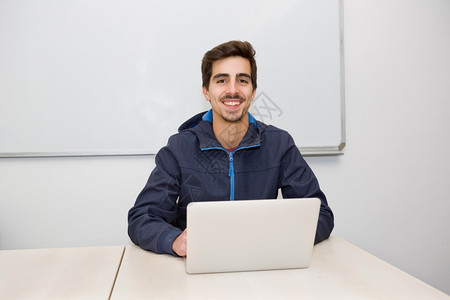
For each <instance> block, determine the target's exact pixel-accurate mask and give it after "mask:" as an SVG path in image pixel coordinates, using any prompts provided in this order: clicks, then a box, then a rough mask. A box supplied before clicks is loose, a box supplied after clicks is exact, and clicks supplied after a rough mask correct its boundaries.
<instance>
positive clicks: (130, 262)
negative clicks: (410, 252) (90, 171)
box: [111, 237, 450, 300]
mask: <svg viewBox="0 0 450 300" xmlns="http://www.w3.org/2000/svg"><path fill="white" fill-rule="evenodd" d="M111 299H408V300H411V299H427V300H429V299H447V300H448V299H450V296H448V295H446V294H444V293H442V292H440V291H439V290H437V289H435V288H433V287H431V286H429V285H427V284H425V283H424V282H422V281H420V280H418V279H416V278H414V277H412V276H410V275H408V274H407V273H405V272H403V271H401V270H399V269H397V268H395V267H393V266H391V265H389V264H387V263H386V262H384V261H382V260H380V259H378V258H376V257H375V256H373V255H370V254H368V253H367V252H365V251H363V250H361V249H359V248H357V247H355V246H353V245H352V244H350V243H348V242H346V241H344V240H342V239H340V238H337V237H331V238H330V239H329V240H327V241H324V242H322V243H320V244H318V245H316V246H315V248H314V254H313V260H312V264H311V266H310V267H309V268H308V269H297V270H280V271H260V272H241V273H221V274H199V275H188V274H186V272H185V266H184V260H183V259H182V258H176V257H171V256H169V255H157V254H154V253H151V252H147V251H144V250H141V249H140V248H139V247H137V246H134V245H130V246H127V247H126V250H125V255H124V258H123V261H122V264H121V267H120V271H119V275H118V277H117V280H116V284H115V286H114V291H113V293H112V297H111Z"/></svg>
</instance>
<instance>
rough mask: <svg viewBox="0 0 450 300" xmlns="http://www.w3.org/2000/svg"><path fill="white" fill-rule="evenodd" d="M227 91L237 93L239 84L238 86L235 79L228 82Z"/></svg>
mask: <svg viewBox="0 0 450 300" xmlns="http://www.w3.org/2000/svg"><path fill="white" fill-rule="evenodd" d="M227 92H228V93H229V94H231V95H234V94H236V92H237V86H236V81H235V80H230V82H229V83H228V86H227Z"/></svg>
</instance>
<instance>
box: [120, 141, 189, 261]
mask: <svg viewBox="0 0 450 300" xmlns="http://www.w3.org/2000/svg"><path fill="white" fill-rule="evenodd" d="M155 163H156V167H155V169H154V170H153V171H152V173H151V174H150V177H149V179H148V181H147V183H146V185H145V187H144V189H143V190H142V191H141V193H140V194H139V196H138V197H137V199H136V202H135V204H134V206H133V207H132V208H131V209H130V210H129V212H128V235H129V236H130V238H131V240H132V241H133V243H135V244H136V245H138V246H140V247H141V248H143V249H145V250H150V251H153V252H155V253H168V254H172V255H174V256H176V254H175V253H174V252H173V250H172V243H173V241H174V240H175V238H176V237H177V236H178V235H179V234H180V233H181V230H180V229H179V228H177V227H174V226H173V225H171V222H172V221H173V220H174V218H175V214H176V201H177V199H178V191H179V186H180V184H179V182H180V180H179V177H180V169H179V166H178V163H177V161H176V159H175V157H174V156H173V154H172V153H171V151H170V150H169V148H168V147H164V148H162V149H161V150H160V151H159V152H158V154H157V155H156V157H155Z"/></svg>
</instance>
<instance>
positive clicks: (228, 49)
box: [202, 41, 256, 90]
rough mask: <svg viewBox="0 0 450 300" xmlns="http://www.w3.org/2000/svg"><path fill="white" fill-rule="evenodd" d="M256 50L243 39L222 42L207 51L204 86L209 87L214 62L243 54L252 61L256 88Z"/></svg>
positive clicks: (203, 67)
mask: <svg viewBox="0 0 450 300" xmlns="http://www.w3.org/2000/svg"><path fill="white" fill-rule="evenodd" d="M255 54H256V51H255V50H254V49H253V46H252V45H251V44H250V43H249V42H242V41H229V42H227V43H223V44H220V45H219V46H216V47H214V48H213V49H211V50H209V51H208V52H206V53H205V55H204V56H203V60H202V80H203V86H204V87H205V88H206V89H207V90H208V89H209V80H210V79H211V75H212V64H213V62H215V61H217V60H220V59H223V58H227V57H230V56H241V57H243V58H246V59H248V60H249V62H250V70H251V74H250V76H251V77H252V78H251V80H252V87H253V90H255V89H256V60H255Z"/></svg>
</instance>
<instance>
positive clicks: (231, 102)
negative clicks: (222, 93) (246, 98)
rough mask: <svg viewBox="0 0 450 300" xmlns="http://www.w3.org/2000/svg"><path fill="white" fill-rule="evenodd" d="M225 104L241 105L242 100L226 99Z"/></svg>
mask: <svg viewBox="0 0 450 300" xmlns="http://www.w3.org/2000/svg"><path fill="white" fill-rule="evenodd" d="M224 104H225V105H230V106H235V105H239V104H240V102H239V101H225V102H224Z"/></svg>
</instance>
